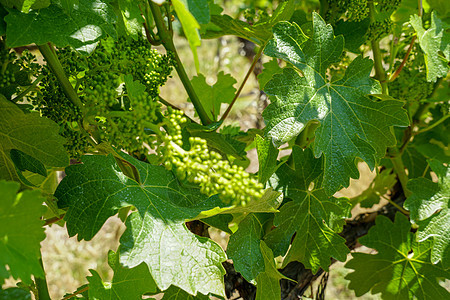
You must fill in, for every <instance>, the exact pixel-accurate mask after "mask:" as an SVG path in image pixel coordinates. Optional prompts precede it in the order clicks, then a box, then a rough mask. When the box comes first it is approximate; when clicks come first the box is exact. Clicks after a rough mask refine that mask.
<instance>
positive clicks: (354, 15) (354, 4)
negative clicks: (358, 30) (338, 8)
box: [339, 0, 369, 22]
mask: <svg viewBox="0 0 450 300" xmlns="http://www.w3.org/2000/svg"><path fill="white" fill-rule="evenodd" d="M339 2H340V3H342V2H345V1H342V0H341V1H339ZM346 2H347V3H346V6H347V13H346V16H347V18H348V20H349V21H355V22H360V21H362V20H364V19H365V18H367V17H368V16H369V7H368V6H367V0H349V1H346ZM341 5H344V4H343V3H342V4H341Z"/></svg>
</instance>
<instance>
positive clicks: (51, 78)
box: [32, 66, 81, 125]
mask: <svg viewBox="0 0 450 300" xmlns="http://www.w3.org/2000/svg"><path fill="white" fill-rule="evenodd" d="M41 72H42V74H43V75H44V77H43V79H42V81H41V82H40V83H39V86H40V95H39V97H36V98H35V99H33V101H32V104H33V106H34V107H35V109H36V110H37V111H39V112H40V113H41V115H42V116H44V117H47V118H49V119H51V120H53V121H55V122H56V123H58V124H60V125H61V124H63V123H66V122H78V121H79V120H80V119H81V112H80V109H79V108H78V107H77V106H75V105H74V104H73V103H72V102H71V101H70V100H69V99H68V98H67V96H66V94H64V91H63V89H62V88H61V85H60V84H59V82H58V80H57V79H56V76H55V75H53V73H52V72H51V70H50V69H49V68H48V67H47V66H45V67H44V68H43V69H42V71H41Z"/></svg>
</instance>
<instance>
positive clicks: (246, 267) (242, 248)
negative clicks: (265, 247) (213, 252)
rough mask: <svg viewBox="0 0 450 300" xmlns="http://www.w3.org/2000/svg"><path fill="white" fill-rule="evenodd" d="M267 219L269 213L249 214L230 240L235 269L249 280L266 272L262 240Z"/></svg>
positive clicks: (229, 255) (229, 254)
mask: <svg viewBox="0 0 450 300" xmlns="http://www.w3.org/2000/svg"><path fill="white" fill-rule="evenodd" d="M266 220H267V215H264V214H249V215H247V216H246V217H245V219H244V220H242V221H241V222H240V223H239V228H238V230H236V232H235V233H233V234H232V235H231V236H230V240H229V242H228V246H227V254H228V257H229V258H231V259H232V260H233V265H234V269H235V270H236V271H237V272H239V273H241V275H242V276H243V277H244V278H245V279H246V280H247V281H252V280H254V279H256V277H257V276H258V274H259V273H261V272H264V257H263V253H262V252H261V248H260V242H261V238H262V236H263V227H262V226H263V224H264V222H265V221H266Z"/></svg>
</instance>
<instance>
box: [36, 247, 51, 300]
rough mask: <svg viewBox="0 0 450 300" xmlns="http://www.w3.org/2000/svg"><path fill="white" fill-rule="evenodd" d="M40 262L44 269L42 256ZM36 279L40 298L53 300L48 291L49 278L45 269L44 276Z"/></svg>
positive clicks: (40, 299) (41, 299)
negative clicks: (46, 277) (47, 278)
mask: <svg viewBox="0 0 450 300" xmlns="http://www.w3.org/2000/svg"><path fill="white" fill-rule="evenodd" d="M41 257H42V255H41ZM39 263H40V264H41V267H42V270H44V264H43V263H42V258H39ZM34 281H35V283H36V288H37V291H38V297H39V300H51V298H50V294H49V292H48V286H47V280H46V279H45V270H44V277H43V278H40V277H35V278H34Z"/></svg>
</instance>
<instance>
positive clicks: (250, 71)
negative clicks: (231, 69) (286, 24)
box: [220, 44, 266, 122]
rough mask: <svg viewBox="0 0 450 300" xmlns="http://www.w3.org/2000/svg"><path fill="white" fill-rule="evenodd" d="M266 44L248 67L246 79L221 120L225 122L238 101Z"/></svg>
mask: <svg viewBox="0 0 450 300" xmlns="http://www.w3.org/2000/svg"><path fill="white" fill-rule="evenodd" d="M265 46H266V44H264V45H262V46H261V47H260V48H259V50H258V53H256V54H255V57H254V58H253V62H252V65H251V66H250V69H248V72H247V74H246V75H245V77H244V80H243V81H242V83H241V85H240V86H239V89H238V90H237V92H236V94H235V95H234V98H233V100H232V101H231V103H230V105H229V106H228V108H227V110H226V111H225V113H224V114H223V115H222V117H221V118H220V122H223V121H224V120H225V119H226V118H227V117H228V114H229V113H230V111H231V109H232V108H233V105H234V103H236V100H237V99H238V98H239V95H240V94H241V92H242V90H243V88H244V85H245V83H246V82H247V80H248V78H249V77H250V75H251V74H252V72H253V70H254V69H255V66H256V63H257V62H258V60H259V58H260V57H261V55H262V52H263V50H264V48H265Z"/></svg>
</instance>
